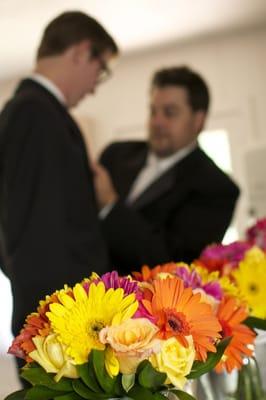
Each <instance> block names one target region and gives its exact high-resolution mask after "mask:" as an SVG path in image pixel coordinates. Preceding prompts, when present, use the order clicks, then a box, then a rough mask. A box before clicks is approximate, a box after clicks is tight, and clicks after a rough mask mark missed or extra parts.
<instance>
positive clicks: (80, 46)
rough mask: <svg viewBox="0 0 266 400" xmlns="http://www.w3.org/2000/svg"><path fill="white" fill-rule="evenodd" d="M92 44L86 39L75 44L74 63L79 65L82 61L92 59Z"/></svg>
mask: <svg viewBox="0 0 266 400" xmlns="http://www.w3.org/2000/svg"><path fill="white" fill-rule="evenodd" d="M91 47H92V46H91V42H90V40H88V39H84V40H82V41H80V42H79V43H76V44H74V45H73V46H72V47H71V50H72V52H71V56H72V59H73V61H74V63H78V62H79V61H80V60H83V59H84V58H85V60H88V59H89V58H90V53H91Z"/></svg>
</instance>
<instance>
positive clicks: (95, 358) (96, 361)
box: [90, 350, 116, 393]
mask: <svg viewBox="0 0 266 400" xmlns="http://www.w3.org/2000/svg"><path fill="white" fill-rule="evenodd" d="M90 358H91V359H92V362H93V367H94V371H95V374H96V377H97V380H98V382H99V384H100V385H101V387H102V388H103V390H104V392H106V393H112V392H113V391H114V385H115V381H116V379H115V378H114V379H112V378H111V377H110V376H109V374H108V373H107V371H106V369H105V364H104V351H101V350H92V351H91V354H90Z"/></svg>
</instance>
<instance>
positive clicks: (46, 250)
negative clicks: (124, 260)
mask: <svg viewBox="0 0 266 400" xmlns="http://www.w3.org/2000/svg"><path fill="white" fill-rule="evenodd" d="M0 160H1V161H0V213H1V215H0V221H1V229H2V236H3V241H4V242H5V246H4V252H5V253H6V261H5V262H4V268H5V273H6V274H7V275H8V277H9V278H10V280H11V285H12V291H13V296H14V315H13V332H14V334H16V333H17V332H18V330H19V329H20V328H21V327H22V323H23V320H24V318H25V316H26V314H28V313H30V312H32V311H33V310H34V309H35V308H36V306H37V305H38V300H39V299H41V298H43V297H44V296H45V295H46V294H50V293H51V292H53V291H54V290H55V289H60V288H61V287H63V285H64V284H65V283H67V284H69V285H72V284H74V283H75V282H77V281H79V280H81V279H83V278H84V277H85V276H88V275H89V274H90V271H92V270H94V271H97V272H98V273H99V274H101V273H104V272H106V271H107V268H108V259H107V250H106V248H105V244H104V241H103V238H102V234H101V230H100V224H99V221H98V218H97V208H96V203H95V198H94V191H93V180H92V174H91V171H90V170H89V168H88V165H89V164H88V159H87V155H86V150H85V146H84V142H83V139H82V137H81V133H80V131H79V129H78V127H77V125H76V123H75V122H74V121H73V119H72V118H71V116H70V114H69V113H68V111H67V110H66V108H65V107H64V106H63V105H62V104H61V103H60V102H59V101H58V100H57V99H56V98H55V97H54V96H53V95H52V94H51V93H49V92H48V91H47V90H46V89H45V88H43V87H42V86H40V85H39V84H38V83H36V82H34V81H32V80H30V79H28V80H24V81H22V83H21V84H20V86H19V87H18V89H17V91H16V93H15V94H14V97H13V98H12V99H11V100H10V101H9V102H8V103H7V105H6V106H5V108H4V109H3V111H2V113H1V115H0Z"/></svg>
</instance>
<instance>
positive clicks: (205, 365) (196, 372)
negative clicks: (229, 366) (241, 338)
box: [186, 337, 231, 379]
mask: <svg viewBox="0 0 266 400" xmlns="http://www.w3.org/2000/svg"><path fill="white" fill-rule="evenodd" d="M230 341H231V337H228V338H226V339H223V340H221V341H220V343H219V344H218V346H217V352H216V353H209V354H208V358H207V360H206V361H194V363H193V365H192V369H191V371H190V373H189V375H187V376H186V378H188V379H196V378H199V377H200V376H201V375H204V374H206V373H207V372H209V371H211V370H212V369H213V368H214V367H215V365H216V364H218V362H219V361H220V359H221V358H222V355H223V354H224V351H225V349H226V347H227V346H228V344H229V343H230Z"/></svg>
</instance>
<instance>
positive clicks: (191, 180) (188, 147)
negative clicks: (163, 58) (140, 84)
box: [94, 67, 239, 273]
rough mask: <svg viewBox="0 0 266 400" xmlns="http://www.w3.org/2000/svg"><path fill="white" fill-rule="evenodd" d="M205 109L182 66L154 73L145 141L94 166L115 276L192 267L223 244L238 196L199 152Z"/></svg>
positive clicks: (121, 147) (117, 146)
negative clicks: (206, 250)
mask: <svg viewBox="0 0 266 400" xmlns="http://www.w3.org/2000/svg"><path fill="white" fill-rule="evenodd" d="M208 107H209V90H208V87H207V85H206V83H205V82H204V80H203V79H202V77H201V76H200V75H199V74H198V73H196V72H194V71H192V70H191V69H189V68H187V67H173V68H167V69H162V70H160V71H158V72H156V73H155V75H154V77H153V79H152V84H151V92H150V116H149V124H148V125H149V138H148V142H145V141H137V142H136V141H131V142H119V143H113V144H111V145H110V146H109V147H107V148H106V149H105V150H104V152H103V153H102V156H101V158H100V163H101V164H98V165H95V166H94V176H95V178H94V179H95V188H96V195H97V197H98V204H99V206H100V208H101V216H102V227H103V233H104V236H105V239H106V241H107V244H108V247H109V251H110V254H111V257H112V266H113V267H114V268H117V269H118V270H119V272H120V273H127V272H129V271H130V270H132V269H138V268H140V267H141V266H142V265H143V264H148V265H150V266H154V265H156V264H159V263H163V262H169V261H185V262H191V261H192V260H193V259H195V258H196V257H197V256H198V255H199V253H200V251H201V250H202V249H203V247H204V246H206V245H207V244H208V243H212V242H216V241H218V242H219V241H221V240H222V238H223V236H224V234H225V231H226V229H227V228H228V226H229V224H230V221H231V218H232V215H233V211H234V207H235V204H236V200H237V198H238V195H239V190H238V188H237V186H236V184H235V183H234V182H233V181H232V180H231V179H230V178H229V177H228V176H227V175H226V174H225V173H224V172H222V171H221V170H220V169H219V168H218V167H217V166H216V165H215V164H214V162H213V161H212V160H211V159H210V158H209V157H208V156H207V155H206V154H205V153H204V152H203V151H202V150H201V149H200V148H199V147H198V143H197V138H198V135H199V133H200V132H201V131H202V129H203V128H204V124H205V120H206V116H207V112H208Z"/></svg>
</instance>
